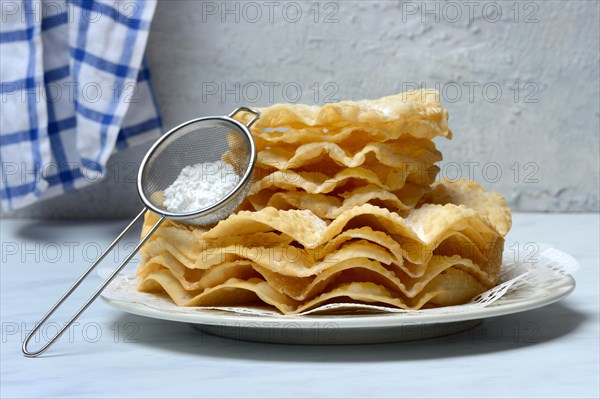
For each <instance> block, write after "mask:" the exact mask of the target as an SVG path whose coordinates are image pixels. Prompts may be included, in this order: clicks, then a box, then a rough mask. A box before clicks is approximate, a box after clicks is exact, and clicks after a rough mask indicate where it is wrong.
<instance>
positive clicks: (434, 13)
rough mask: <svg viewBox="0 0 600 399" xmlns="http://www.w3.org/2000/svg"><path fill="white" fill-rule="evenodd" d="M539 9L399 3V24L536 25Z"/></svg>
mask: <svg viewBox="0 0 600 399" xmlns="http://www.w3.org/2000/svg"><path fill="white" fill-rule="evenodd" d="M539 10H540V6H539V4H538V3H537V2H534V1H527V2H521V1H499V2H497V1H403V2H402V4H401V12H402V22H404V23H406V22H408V21H411V20H414V19H417V20H420V21H421V22H423V23H426V22H436V23H440V22H444V23H450V24H455V23H464V22H466V23H469V24H471V23H473V22H474V21H484V22H486V23H492V24H494V23H497V22H499V21H501V20H503V21H511V22H514V23H525V24H537V23H539V22H540V19H539V16H538V12H539Z"/></svg>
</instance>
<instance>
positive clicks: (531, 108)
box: [16, 0, 600, 216]
mask: <svg viewBox="0 0 600 399" xmlns="http://www.w3.org/2000/svg"><path fill="white" fill-rule="evenodd" d="M423 4H424V3H423V2H421V1H419V2H399V1H376V2H357V1H356V2H355V1H340V2H319V3H316V5H315V2H314V1H310V2H283V1H282V2H261V1H259V2H252V3H251V4H250V5H248V3H247V2H227V4H225V3H223V2H221V1H219V2H203V1H194V0H188V1H163V2H160V3H159V5H158V10H157V13H156V17H155V20H154V23H153V26H152V33H151V38H150V45H149V58H150V62H151V66H152V68H153V76H154V82H155V85H156V88H157V90H158V95H159V102H160V105H161V108H162V111H163V114H164V121H165V128H170V127H172V126H174V125H176V124H178V123H181V122H184V121H185V120H187V119H191V118H194V117H198V116H202V115H208V114H223V113H227V112H229V111H230V110H232V109H234V108H235V107H236V106H239V105H242V104H244V105H246V104H249V105H268V104H271V103H272V102H280V101H284V100H288V101H296V100H298V99H297V95H298V94H299V92H301V97H300V98H299V100H300V101H302V102H306V103H315V102H317V103H322V102H324V101H327V100H333V99H361V98H376V97H380V96H383V95H388V94H393V93H397V92H400V91H402V90H403V89H407V88H413V87H415V85H421V84H424V85H426V86H427V87H436V85H437V86H439V87H440V89H441V90H442V94H443V97H444V99H443V101H444V105H445V106H446V107H447V108H448V109H449V110H450V125H451V127H452V129H453V131H454V133H455V138H454V140H452V141H444V140H442V141H440V142H439V147H440V149H441V150H442V152H443V153H444V158H445V166H444V168H443V174H444V175H446V176H448V177H451V178H454V177H457V176H458V175H459V174H460V175H462V177H469V175H472V177H473V178H474V179H475V180H477V181H480V182H481V183H483V184H484V185H485V186H486V187H488V188H490V189H493V190H497V191H500V192H502V193H503V194H504V195H506V196H507V198H508V199H509V201H510V203H511V205H512V207H513V208H514V209H515V210H541V211H595V210H598V207H599V199H598V196H599V188H598V181H599V169H600V166H599V152H600V144H599V121H600V104H599V98H600V95H599V85H600V82H599V50H598V49H599V48H600V43H599V37H600V33H599V3H598V2H596V1H569V2H567V1H549V2H545V1H536V2H533V1H523V2H520V3H517V5H516V6H515V2H513V1H506V2H504V1H499V2H487V1H479V2H468V1H466V2H462V1H457V2H450V3H447V2H427V3H425V5H424V7H423ZM224 7H227V10H232V12H230V13H227V12H225V11H226V10H225V8H224ZM317 8H318V13H317ZM425 8H426V9H425ZM299 9H300V10H301V11H302V16H300V17H298V14H297V10H299ZM257 10H260V12H261V14H262V16H261V17H260V18H258V17H257ZM498 11H500V12H501V14H502V15H501V16H500V15H498V14H497V12H498ZM458 13H460V16H459V15H458ZM236 19H237V21H236ZM326 20H327V22H326ZM294 21H296V22H294ZM257 89H258V90H257ZM498 90H500V91H501V93H499V92H498ZM236 97H238V98H236ZM270 97H272V98H270ZM143 152H144V149H143V148H138V149H135V150H133V151H130V152H127V153H124V154H119V155H117V156H115V157H114V158H113V160H112V164H113V167H112V169H113V170H121V173H120V174H119V175H115V174H114V173H112V174H111V176H109V177H108V179H107V180H108V181H107V182H106V183H102V184H99V185H98V186H96V187H91V188H88V189H86V190H83V191H81V192H79V193H74V194H70V195H68V196H65V197H62V198H60V199H56V200H50V201H48V202H46V203H45V204H43V205H42V206H34V207H31V208H29V209H27V210H24V211H21V212H19V213H17V214H16V215H17V216H23V215H30V216H37V215H58V216H61V215H62V216H64V215H84V216H89V215H97V216H124V215H128V214H131V213H133V212H134V211H135V210H137V208H138V207H139V205H138V204H139V202H138V200H137V193H136V189H135V185H134V184H133V182H132V180H131V179H129V180H128V179H126V178H125V175H126V174H127V171H128V170H129V169H131V168H132V167H133V164H131V163H130V162H133V163H134V164H135V163H138V162H139V159H140V158H141V156H142V155H143ZM459 168H460V169H459ZM498 173H500V175H499V174H498Z"/></svg>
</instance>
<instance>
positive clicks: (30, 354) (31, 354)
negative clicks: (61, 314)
mask: <svg viewBox="0 0 600 399" xmlns="http://www.w3.org/2000/svg"><path fill="white" fill-rule="evenodd" d="M147 209H148V208H144V209H142V211H141V212H140V213H139V214H138V215H137V216H136V217H135V219H133V220H132V221H131V223H129V225H128V226H127V227H125V229H124V230H123V231H122V232H121V234H119V236H118V237H117V238H116V239H115V240H114V241H113V242H112V244H110V245H109V246H108V248H106V250H105V251H104V252H103V253H102V254H101V255H100V257H99V258H98V259H97V260H96V261H95V262H94V263H92V265H91V266H90V267H89V268H88V269H87V270H86V271H85V273H83V274H82V275H81V277H79V279H78V280H77V281H76V282H75V283H74V284H73V285H72V286H71V288H69V290H68V291H67V292H65V294H64V295H63V296H62V297H61V298H60V299H59V300H58V302H56V304H55V305H54V306H53V307H52V308H51V309H50V310H49V311H48V313H46V315H45V316H44V317H42V319H41V320H40V321H39V322H38V323H37V325H36V327H35V328H34V329H33V330H31V331H30V332H29V334H27V337H25V340H24V341H23V346H22V347H21V349H22V351H23V354H24V355H25V356H27V357H36V356H39V355H41V354H42V353H44V352H45V351H46V350H47V349H48V348H49V347H50V346H52V344H54V342H56V340H58V339H59V338H60V336H61V335H62V334H63V333H64V332H65V331H66V330H67V328H69V326H70V325H71V324H73V322H74V321H75V320H76V319H77V318H78V317H79V316H80V315H81V314H82V313H83V312H84V311H85V310H86V309H87V308H88V307H89V306H90V305H91V304H92V302H94V301H95V300H96V298H98V296H99V295H100V293H101V292H102V291H103V290H104V289H105V288H106V286H107V285H108V284H110V282H111V281H112V280H113V279H114V278H115V277H116V276H117V274H119V272H120V271H121V270H122V269H123V268H124V267H125V265H127V263H129V261H130V260H131V258H133V257H134V256H135V254H136V253H137V252H138V251H139V249H140V247H141V246H142V245H144V243H145V242H146V241H147V240H148V238H150V236H151V235H152V233H154V232H155V231H156V229H157V228H158V226H160V224H161V223H162V222H163V221H164V220H165V218H164V216H163V217H161V218H160V219H159V220H158V222H156V224H155V225H154V226H152V228H151V229H150V231H148V233H147V234H146V235H145V236H144V238H142V239H141V240H140V243H139V244H138V245H137V246H136V247H135V248H134V249H133V251H131V253H130V254H129V255H127V258H125V260H124V261H123V262H122V263H121V264H120V265H119V267H117V268H116V269H115V271H113V273H112V274H111V275H110V276H109V277H108V278H107V279H106V281H104V283H102V285H101V286H100V287H98V288H97V289H96V291H95V292H94V294H93V295H92V296H91V297H90V298H89V299H88V300H87V302H86V303H84V304H83V306H81V308H79V310H78V311H77V312H76V313H75V314H74V315H73V316H72V317H71V318H70V319H69V321H68V322H67V323H66V324H65V325H64V327H63V328H61V329H60V330H59V331H58V332H57V333H56V335H54V336H53V337H52V338H51V339H50V340H49V341H48V342H46V344H45V345H44V346H42V347H41V348H40V349H38V350H36V351H31V350H29V349H28V348H27V346H28V345H29V341H30V340H31V338H32V337H33V336H34V335H35V333H37V332H38V330H39V329H40V328H41V327H42V326H43V325H44V323H46V321H47V320H48V318H49V317H50V316H52V314H54V312H55V311H56V310H57V309H58V308H59V307H60V306H61V305H62V304H63V302H64V301H65V300H66V299H67V298H68V297H70V296H71V294H72V293H73V291H75V290H76V289H77V287H79V285H80V284H81V283H82V282H83V280H85V279H86V278H87V277H88V276H89V274H90V273H91V272H92V270H94V268H95V267H96V266H97V265H98V264H99V263H100V262H101V261H102V260H103V259H104V258H105V257H106V255H108V254H109V253H110V252H111V251H112V249H113V248H114V247H115V245H117V243H118V242H119V241H121V239H123V237H124V236H125V235H126V234H127V232H129V230H131V228H132V227H133V225H134V224H135V223H136V222H137V221H138V220H140V219H141V218H142V217H143V216H144V213H146V211H147Z"/></svg>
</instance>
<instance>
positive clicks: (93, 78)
mask: <svg viewBox="0 0 600 399" xmlns="http://www.w3.org/2000/svg"><path fill="white" fill-rule="evenodd" d="M0 7H1V18H2V23H1V25H0V26H1V28H0V72H1V76H0V82H1V86H0V95H1V96H2V98H1V102H0V107H1V112H0V115H1V116H0V156H1V159H0V161H1V163H0V164H1V168H2V169H1V173H2V186H1V200H2V208H3V209H4V210H12V209H17V208H21V207H24V206H26V205H29V204H31V203H33V202H35V201H38V200H40V199H43V198H48V197H52V196H55V195H58V194H61V193H63V192H65V191H68V190H72V189H76V188H80V187H83V186H86V185H88V184H91V183H93V182H97V181H99V180H100V178H101V176H102V175H103V174H104V172H105V167H106V161H107V159H108V157H109V156H110V154H111V153H112V152H113V151H115V150H117V149H122V148H126V147H129V146H131V145H134V144H137V143H140V142H142V141H146V140H149V139H156V138H158V137H159V135H160V132H161V120H160V116H159V111H158V106H157V104H156V100H155V97H154V92H153V89H152V87H151V83H150V74H149V70H148V67H147V65H146V63H145V60H144V52H145V48H146V41H147V39H148V30H149V27H150V22H151V20H152V17H153V15H154V10H155V7H156V2H155V1H145V0H122V1H119V0H106V1H92V0H80V1H73V0H68V1H64V0H63V1H61V0H42V1H35V0H22V1H19V0H15V1H10V0H0Z"/></svg>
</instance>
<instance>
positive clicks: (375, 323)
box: [100, 274, 576, 329]
mask: <svg viewBox="0 0 600 399" xmlns="http://www.w3.org/2000/svg"><path fill="white" fill-rule="evenodd" d="M555 281H556V280H555ZM557 281H558V282H560V285H559V286H558V287H557V288H556V289H555V290H554V291H552V293H551V294H550V295H546V296H542V297H533V298H527V300H525V301H515V302H510V303H506V304H502V303H500V304H497V302H496V303H495V304H492V305H491V306H487V307H482V308H474V309H470V310H464V311H459V312H456V313H452V312H448V313H431V314H427V313H418V314H414V313H412V314H411V313H385V314H381V313H377V314H368V313H365V314H360V315H311V314H309V315H277V316H268V315H252V314H236V313H233V312H226V311H223V312H222V313H218V314H217V313H209V312H206V313H202V311H201V310H200V311H198V312H197V313H177V312H170V311H168V310H161V309H156V308H153V307H150V306H147V305H146V304H143V303H132V302H125V301H120V300H115V299H110V298H107V297H105V296H104V295H101V296H100V297H101V298H102V300H103V301H104V302H105V303H107V304H108V305H110V306H112V307H114V308H116V309H119V310H121V311H124V312H126V313H131V314H135V315H138V316H143V317H148V318H153V319H159V320H168V321H175V322H182V323H189V324H199V325H221V326H228V325H234V324H235V326H236V327H246V328H263V327H261V326H260V324H261V323H262V324H263V325H264V326H265V327H269V328H277V327H278V325H274V324H276V323H280V324H285V325H289V324H290V323H295V326H294V327H299V328H305V329H318V328H323V327H324V326H325V325H331V323H333V324H335V325H336V328H344V329H351V328H361V329H365V328H382V327H402V326H407V325H415V324H441V323H453V322H461V321H468V320H477V319H483V318H490V317H498V316H505V315H509V314H515V313H521V312H525V311H528V310H534V309H538V308H541V307H544V306H547V305H550V304H552V303H555V302H558V301H560V300H561V299H564V298H566V297H567V296H569V295H570V294H571V293H572V292H573V291H574V290H575V287H576V282H575V279H574V278H573V276H571V275H570V274H564V275H560V277H559V279H557ZM243 323H246V324H249V323H252V324H254V325H253V326H248V325H246V326H244V325H243Z"/></svg>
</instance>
